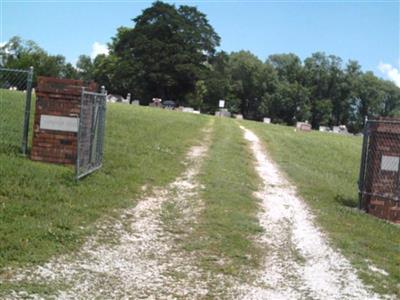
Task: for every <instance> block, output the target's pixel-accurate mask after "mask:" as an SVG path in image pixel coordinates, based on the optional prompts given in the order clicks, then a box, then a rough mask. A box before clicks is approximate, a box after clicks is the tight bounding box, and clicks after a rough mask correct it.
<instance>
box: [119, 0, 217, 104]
mask: <svg viewBox="0 0 400 300" xmlns="http://www.w3.org/2000/svg"><path fill="white" fill-rule="evenodd" d="M133 21H134V22H135V26H134V27H133V28H132V29H128V28H121V29H120V30H119V31H118V33H117V36H116V37H115V39H114V40H113V43H112V49H111V50H112V54H113V55H116V56H117V57H118V59H119V61H120V62H121V63H124V62H126V63H125V64H124V66H125V67H126V68H127V70H126V72H127V73H129V74H130V75H131V76H132V78H135V83H136V84H139V85H140V86H141V88H142V90H143V94H142V95H141V96H142V97H146V98H147V99H148V100H149V99H151V98H152V97H160V98H163V99H173V100H177V101H178V102H184V99H185V96H186V95H187V94H188V93H191V92H193V91H194V89H195V87H196V82H198V80H201V79H202V78H204V76H205V73H206V72H207V66H206V63H207V61H208V60H209V59H210V58H211V57H212V55H213V54H214V53H215V48H216V47H217V46H218V45H219V41H220V38H219V36H218V35H217V34H216V33H215V31H214V29H213V28H212V27H211V25H210V24H209V23H208V20H207V18H206V16H205V15H204V14H203V13H201V12H199V11H198V10H197V9H196V8H195V7H191V6H186V5H182V6H180V7H179V8H176V7H175V6H174V5H171V4H167V3H163V2H159V1H158V2H155V3H154V4H153V5H152V6H151V7H150V8H147V9H145V10H144V11H143V13H142V14H141V15H139V16H138V17H136V18H135V19H133Z"/></svg>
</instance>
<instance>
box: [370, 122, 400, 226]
mask: <svg viewBox="0 0 400 300" xmlns="http://www.w3.org/2000/svg"><path fill="white" fill-rule="evenodd" d="M384 120H390V121H393V120H394V119H387V118H386V119H384ZM397 121H399V123H379V122H377V123H372V125H371V127H370V141H369V152H368V161H367V174H366V181H365V184H366V185H365V186H366V187H365V192H366V194H367V196H365V200H366V201H365V202H366V209H367V212H368V213H370V214H372V215H374V216H377V217H379V218H382V219H386V220H389V221H391V222H395V223H400V181H399V180H400V177H399V172H395V171H387V170H381V161H382V156H383V155H385V156H395V157H400V120H397Z"/></svg>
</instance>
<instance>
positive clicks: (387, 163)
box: [381, 155, 400, 172]
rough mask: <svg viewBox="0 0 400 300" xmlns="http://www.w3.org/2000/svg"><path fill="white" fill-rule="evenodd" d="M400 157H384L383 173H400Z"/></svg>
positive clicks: (382, 163)
mask: <svg viewBox="0 0 400 300" xmlns="http://www.w3.org/2000/svg"><path fill="white" fill-rule="evenodd" d="M399 160H400V159H399V157H398V156H386V155H382V161H381V170H383V171H394V172H398V171H399Z"/></svg>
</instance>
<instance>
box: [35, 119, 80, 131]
mask: <svg viewBox="0 0 400 300" xmlns="http://www.w3.org/2000/svg"><path fill="white" fill-rule="evenodd" d="M78 123H79V118H74V117H60V116H50V115H41V116H40V128H41V129H47V130H57V131H69V132H78Z"/></svg>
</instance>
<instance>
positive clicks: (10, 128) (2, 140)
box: [0, 89, 26, 153]
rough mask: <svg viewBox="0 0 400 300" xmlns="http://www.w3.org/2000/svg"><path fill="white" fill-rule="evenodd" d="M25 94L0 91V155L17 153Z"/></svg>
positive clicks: (20, 137) (20, 140)
mask: <svg viewBox="0 0 400 300" xmlns="http://www.w3.org/2000/svg"><path fill="white" fill-rule="evenodd" d="M25 99H26V94H25V93H23V92H19V91H9V90H5V89H0V153H10V152H12V153H18V151H19V150H20V147H21V142H22V129H23V122H24V111H25V102H26V101H25Z"/></svg>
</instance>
